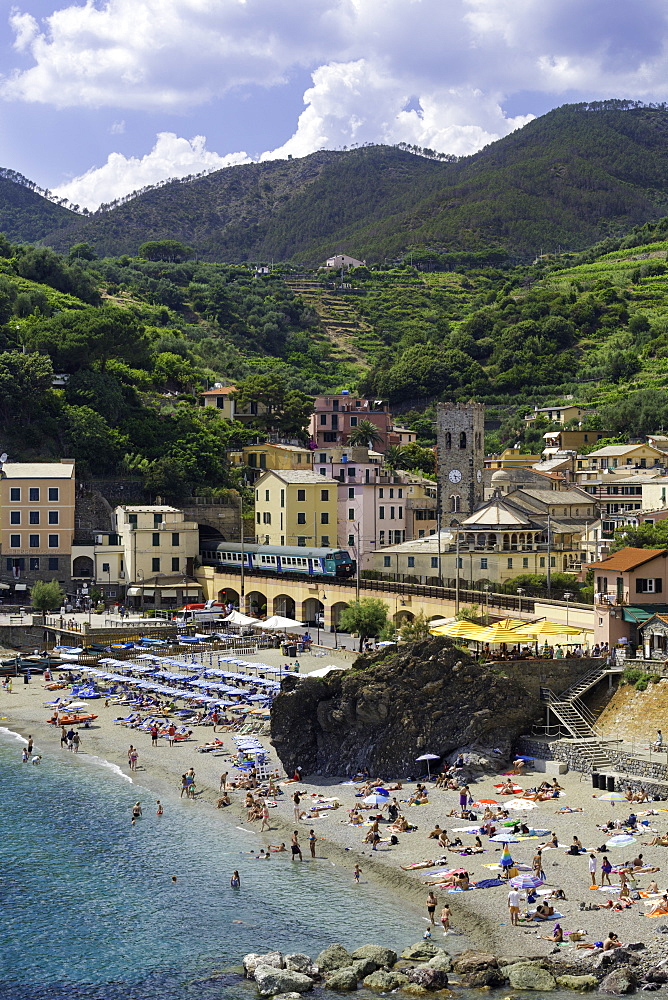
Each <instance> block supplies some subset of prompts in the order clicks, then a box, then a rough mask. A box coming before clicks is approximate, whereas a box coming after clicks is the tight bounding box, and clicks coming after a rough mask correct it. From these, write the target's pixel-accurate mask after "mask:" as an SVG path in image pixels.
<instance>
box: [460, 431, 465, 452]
mask: <svg viewBox="0 0 668 1000" xmlns="http://www.w3.org/2000/svg"><path fill="white" fill-rule="evenodd" d="M459 447H460V448H461V449H462V451H463V450H464V448H466V431H462V432H461V434H460V435H459Z"/></svg>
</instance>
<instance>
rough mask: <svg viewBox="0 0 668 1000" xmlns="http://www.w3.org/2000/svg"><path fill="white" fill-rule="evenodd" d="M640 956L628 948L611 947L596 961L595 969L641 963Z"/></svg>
mask: <svg viewBox="0 0 668 1000" xmlns="http://www.w3.org/2000/svg"><path fill="white" fill-rule="evenodd" d="M639 964H640V959H639V958H638V956H637V955H636V954H635V953H634V952H632V951H629V950H628V949H627V948H624V947H622V948H611V949H610V951H604V952H603V954H602V955H599V956H598V958H597V959H596V961H595V962H594V968H595V969H601V970H605V969H616V968H617V967H618V966H619V965H639Z"/></svg>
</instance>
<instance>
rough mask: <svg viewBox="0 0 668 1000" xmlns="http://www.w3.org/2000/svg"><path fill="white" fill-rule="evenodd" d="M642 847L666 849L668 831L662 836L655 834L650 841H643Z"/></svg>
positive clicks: (667, 845)
mask: <svg viewBox="0 0 668 1000" xmlns="http://www.w3.org/2000/svg"><path fill="white" fill-rule="evenodd" d="M642 843H643V847H668V830H666V832H665V833H663V834H657V835H656V837H652V839H651V840H643V842H642Z"/></svg>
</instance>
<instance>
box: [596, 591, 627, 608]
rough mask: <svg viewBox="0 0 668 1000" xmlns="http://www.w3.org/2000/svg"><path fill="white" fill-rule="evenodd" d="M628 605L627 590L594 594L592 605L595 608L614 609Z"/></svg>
mask: <svg viewBox="0 0 668 1000" xmlns="http://www.w3.org/2000/svg"><path fill="white" fill-rule="evenodd" d="M628 603H629V592H628V590H623V591H616V590H610V591H606V592H605V593H602V592H597V593H595V594H594V604H595V605H596V607H608V608H610V607H614V608H620V607H622V606H623V605H624V604H628Z"/></svg>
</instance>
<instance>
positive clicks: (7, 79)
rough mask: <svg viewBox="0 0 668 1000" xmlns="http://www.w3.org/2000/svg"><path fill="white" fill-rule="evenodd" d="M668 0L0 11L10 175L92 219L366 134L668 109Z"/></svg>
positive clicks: (500, 128)
mask: <svg viewBox="0 0 668 1000" xmlns="http://www.w3.org/2000/svg"><path fill="white" fill-rule="evenodd" d="M667 42H668V4H666V2H665V0H87V2H86V0H16V3H15V5H13V6H12V0H5V3H2V4H0V52H1V56H2V58H1V61H0V137H1V141H2V147H1V148H2V158H1V159H0V165H2V166H5V167H10V168H12V169H14V170H18V171H20V172H21V173H23V174H25V175H26V176H28V177H30V178H31V179H32V180H34V181H36V182H37V183H38V184H40V185H41V186H42V187H46V188H49V189H51V190H54V191H56V192H57V193H59V194H61V195H63V196H65V197H68V198H69V199H70V201H72V202H73V203H77V204H80V205H81V206H84V205H85V206H87V207H89V208H94V207H96V206H97V205H98V204H100V203H101V202H105V201H110V200H111V199H113V198H115V197H118V196H121V195H123V194H126V193H129V192H130V191H132V190H135V189H137V188H139V187H142V186H144V185H145V184H150V183H155V182H157V181H160V180H164V179H166V178H168V177H175V176H184V175H185V174H189V173H197V172H199V171H202V170H211V169H218V168H219V167H223V166H228V165H231V164H234V163H240V162H247V161H248V160H257V159H271V158H276V157H284V156H287V155H288V154H291V155H293V156H303V155H305V154H307V153H309V152H312V151H314V150H316V149H320V148H330V149H340V148H342V147H344V146H350V145H352V144H354V143H364V142H386V143H396V142H402V141H403V142H409V143H414V144H416V145H420V146H429V147H431V148H434V149H438V150H440V151H443V152H450V153H456V154H465V153H471V152H474V151H475V150H477V149H479V148H481V147H482V146H484V145H486V144H487V143H489V142H492V141H494V140H495V139H497V138H500V137H501V136H503V135H506V134H508V133H509V132H510V131H512V130H513V129H515V128H518V127H521V126H522V125H523V124H525V123H526V122H527V121H529V120H531V118H532V117H534V116H536V115H540V114H544V113H545V112H546V111H547V110H549V109H550V108H552V107H556V106H558V105H559V104H563V103H565V102H567V101H580V100H595V99H600V98H605V97H630V98H637V99H640V100H646V101H663V100H666V99H668V94H667V91H668V73H666V64H667V59H666V56H667V54H668V52H667Z"/></svg>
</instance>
